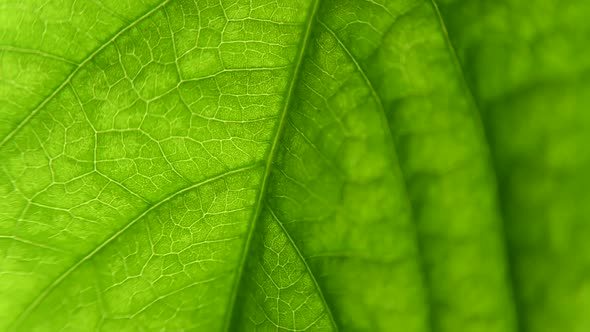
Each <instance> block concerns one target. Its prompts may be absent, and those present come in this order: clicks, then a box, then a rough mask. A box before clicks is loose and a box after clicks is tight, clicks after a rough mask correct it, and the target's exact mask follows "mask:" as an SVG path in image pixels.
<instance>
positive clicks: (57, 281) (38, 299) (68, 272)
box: [12, 164, 259, 330]
mask: <svg viewBox="0 0 590 332" xmlns="http://www.w3.org/2000/svg"><path fill="white" fill-rule="evenodd" d="M258 166H259V164H254V165H249V166H245V167H241V168H237V169H234V170H231V171H229V172H225V173H222V174H219V175H217V176H215V177H212V178H209V179H207V180H204V181H201V182H199V183H195V184H192V185H190V186H188V187H185V188H183V189H181V190H178V191H176V192H174V193H172V194H170V195H168V196H167V197H165V198H164V199H162V200H160V201H159V202H157V203H156V204H154V205H152V206H150V207H149V208H147V209H146V210H144V211H143V212H142V213H140V214H139V215H138V216H137V217H135V218H134V219H133V220H131V221H129V222H128V223H126V224H125V225H124V226H123V227H122V228H121V229H119V230H118V231H117V232H115V233H114V234H113V235H111V236H110V237H109V238H107V239H106V240H104V241H103V242H102V243H101V244H99V245H98V246H97V247H96V248H95V249H94V250H92V251H91V252H89V253H88V254H86V256H84V257H82V258H81V259H80V260H78V261H77V262H76V263H75V264H74V265H72V266H70V268H68V269H67V270H65V271H64V272H63V273H62V274H60V275H59V276H58V277H57V278H56V279H55V280H54V281H53V282H52V283H51V284H49V286H47V287H46V288H45V289H44V290H43V291H42V292H41V293H39V295H38V296H37V297H36V298H35V299H34V300H33V301H32V302H31V303H30V304H29V305H28V306H27V308H26V309H25V310H24V311H23V312H22V313H21V314H20V316H19V317H18V318H17V319H16V320H15V321H14V323H13V328H12V330H17V328H18V326H19V325H20V324H21V323H22V322H23V321H24V319H25V318H27V316H28V315H29V314H30V313H31V312H32V311H33V310H34V309H35V308H37V307H38V306H39V304H41V303H42V302H43V300H45V298H46V297H47V296H48V295H49V294H50V293H51V292H52V291H53V290H54V289H55V288H56V287H57V286H58V285H59V284H61V283H62V282H63V281H64V280H65V279H66V278H67V277H68V276H69V275H71V274H72V273H73V272H74V271H76V270H77V269H78V268H79V267H80V266H81V265H82V264H83V263H85V262H87V261H89V260H90V259H91V258H92V257H94V256H95V255H96V254H97V253H98V252H100V251H101V250H102V249H103V248H105V247H106V246H107V245H108V244H109V243H111V242H113V241H114V240H115V239H116V238H118V237H119V236H120V235H121V234H123V233H125V231H127V230H128V229H129V228H131V226H133V225H135V224H136V223H137V222H138V221H139V220H141V219H142V218H143V217H145V216H146V215H147V214H148V213H150V212H151V211H153V210H154V209H156V208H158V207H160V206H162V205H163V204H164V203H166V202H169V201H170V200H172V199H173V198H175V197H178V196H179V195H181V194H183V193H186V192H187V191H190V190H193V189H195V188H198V187H200V186H203V185H205V184H207V183H211V182H213V181H216V180H220V179H223V178H224V177H226V176H229V175H233V174H238V173H241V172H245V171H247V170H250V169H253V168H255V167H258Z"/></svg>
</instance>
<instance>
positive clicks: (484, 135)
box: [430, 0, 524, 330]
mask: <svg viewBox="0 0 590 332" xmlns="http://www.w3.org/2000/svg"><path fill="white" fill-rule="evenodd" d="M430 4H431V5H432V8H433V10H434V13H435V15H436V17H437V19H438V23H439V27H440V29H441V32H442V34H443V36H444V39H445V43H446V45H447V49H448V50H449V53H450V55H451V58H452V60H451V61H452V62H453V64H454V66H455V70H456V71H457V74H458V76H459V80H460V81H461V82H460V83H461V86H462V88H463V91H464V92H465V94H466V95H467V99H468V102H469V103H471V104H472V107H473V109H474V110H475V113H476V114H474V119H475V121H474V122H475V124H476V126H477V127H478V129H479V131H480V133H482V138H483V141H484V144H483V148H484V149H486V150H487V151H486V152H487V155H488V160H489V165H490V167H489V169H490V172H491V173H492V176H493V178H494V180H495V183H496V185H497V186H499V181H498V174H496V168H495V167H494V164H493V160H492V149H491V146H490V140H489V137H488V134H487V131H486V130H485V126H484V123H483V119H482V116H483V113H482V112H481V110H480V106H479V105H478V104H477V101H476V99H475V96H474V94H473V92H472V91H471V87H470V86H469V84H468V83H467V79H466V77H465V72H463V67H462V66H461V61H460V59H459V56H458V55H457V51H456V50H455V46H454V45H453V43H452V42H451V38H450V37H449V31H448V30H447V25H446V24H445V21H444V19H443V16H442V14H441V12H440V9H439V8H438V4H437V2H436V0H430ZM495 196H496V197H495V198H496V201H497V202H498V211H499V214H500V217H501V218H502V220H501V221H500V224H499V228H500V234H501V236H502V240H503V245H504V257H505V259H504V260H505V261H506V269H507V270H508V278H509V282H510V285H509V288H510V289H509V292H510V295H511V297H512V304H513V305H514V310H515V312H516V313H515V315H514V319H515V320H516V323H515V325H516V329H517V330H524V327H523V322H522V320H521V319H519V317H521V316H520V313H521V312H522V311H523V309H522V308H520V307H519V304H520V303H519V301H517V300H516V291H515V288H516V276H515V272H514V268H513V262H512V258H511V256H510V255H509V254H508V252H509V250H508V249H509V246H508V235H507V234H506V224H505V223H506V222H505V220H506V217H505V214H504V211H503V209H502V203H501V198H500V195H499V193H498V190H496V195H495Z"/></svg>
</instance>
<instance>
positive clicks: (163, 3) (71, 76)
mask: <svg viewBox="0 0 590 332" xmlns="http://www.w3.org/2000/svg"><path fill="white" fill-rule="evenodd" d="M170 1H171V0H164V1H163V2H162V3H160V4H159V5H157V6H156V7H154V8H152V9H151V10H150V11H148V12H147V13H145V14H143V15H142V16H140V17H139V18H138V19H136V20H135V21H133V22H131V23H130V24H129V25H127V26H126V27H124V28H123V29H121V30H120V31H119V32H117V33H116V34H115V35H114V36H112V37H111V39H109V40H107V41H106V42H105V43H104V44H102V45H101V46H100V47H99V48H97V49H96V50H94V52H92V53H90V55H88V56H87V57H86V58H85V59H84V60H83V61H82V62H80V64H79V65H77V66H76V68H75V69H74V70H72V72H71V73H70V74H69V75H68V77H66V79H65V80H64V81H63V82H62V83H61V84H60V85H59V86H58V87H57V88H56V89H55V90H53V92H52V93H51V94H50V95H49V96H47V97H46V98H45V99H44V100H43V101H42V102H41V103H40V104H39V105H37V107H35V109H33V110H32V111H31V112H30V113H29V114H28V115H27V116H26V117H25V118H24V119H23V120H22V121H21V122H20V123H19V124H18V125H17V126H16V127H15V128H14V129H12V130H11V131H10V132H9V133H8V134H7V135H6V136H5V137H4V138H3V139H2V141H0V149H1V148H2V147H3V146H4V144H6V143H7V142H8V141H10V139H12V137H14V135H16V133H18V132H19V131H20V130H21V129H22V128H23V127H24V126H25V125H26V124H27V123H29V121H31V119H32V118H33V117H34V116H35V115H36V114H38V113H39V111H41V109H43V107H45V105H47V103H49V101H51V100H52V99H53V98H54V97H55V96H57V94H58V93H59V92H60V91H61V90H63V89H64V88H65V87H66V86H67V85H68V83H69V82H70V81H71V80H72V78H73V77H74V76H75V75H76V74H77V73H78V71H79V70H80V69H81V68H83V67H84V66H85V65H86V64H87V63H89V62H90V61H92V59H94V57H96V56H97V55H98V54H99V53H100V52H101V51H102V50H104V49H105V48H106V47H107V46H109V45H111V44H112V43H113V42H114V41H115V40H116V39H117V38H119V37H120V36H121V35H122V34H123V33H125V32H127V31H128V30H130V29H131V28H133V27H134V26H136V25H137V24H139V23H141V22H142V21H143V20H145V19H146V18H148V17H150V16H151V15H152V14H153V13H155V12H156V11H158V9H160V8H162V7H163V6H165V5H166V4H167V3H168V2H170Z"/></svg>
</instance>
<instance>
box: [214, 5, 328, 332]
mask: <svg viewBox="0 0 590 332" xmlns="http://www.w3.org/2000/svg"><path fill="white" fill-rule="evenodd" d="M319 3H320V0H314V2H313V4H312V5H311V6H310V7H311V8H310V13H309V15H308V19H307V24H306V27H305V32H304V35H303V38H302V40H301V41H300V43H299V45H300V46H299V52H298V54H297V57H296V63H295V68H294V69H293V74H292V79H291V82H290V83H289V87H288V89H287V96H286V97H285V102H284V104H283V109H282V111H281V116H280V119H279V124H278V128H277V130H276V133H275V136H274V139H273V142H272V145H271V148H270V152H269V155H268V158H267V160H266V167H265V170H264V175H263V178H262V184H261V186H260V187H261V189H260V192H259V194H258V199H257V205H256V209H255V212H254V216H253V218H252V221H251V222H250V226H249V229H248V234H247V237H246V241H244V247H243V249H242V254H241V258H240V263H239V266H238V273H237V275H236V278H235V281H234V284H233V287H232V291H231V295H230V300H229V306H230V307H229V308H228V310H227V313H226V317H225V322H224V323H225V326H224V330H225V331H230V330H231V327H232V320H233V318H234V316H235V312H234V310H235V307H236V301H237V295H238V292H239V289H240V285H241V283H242V279H243V274H244V269H245V265H246V259H247V258H248V256H249V252H250V247H251V245H250V243H251V241H252V235H253V234H254V231H255V230H256V225H257V221H258V219H260V214H261V212H262V208H263V206H264V197H265V195H266V191H267V189H268V180H269V178H270V174H271V168H272V165H273V163H274V160H275V158H276V155H277V152H278V149H279V142H280V140H281V138H282V136H283V131H284V128H285V124H286V123H287V121H286V119H287V113H288V109H289V107H290V106H291V100H292V98H293V95H294V91H295V87H296V86H297V82H298V81H299V76H300V74H301V65H302V64H303V58H304V56H305V52H306V50H307V47H308V44H309V40H310V36H311V31H312V27H313V23H314V22H315V19H316V15H317V12H318V8H319Z"/></svg>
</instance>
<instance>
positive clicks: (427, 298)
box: [318, 20, 434, 331]
mask: <svg viewBox="0 0 590 332" xmlns="http://www.w3.org/2000/svg"><path fill="white" fill-rule="evenodd" d="M318 21H319V20H318ZM319 23H320V24H321V25H322V27H324V28H325V29H326V31H328V33H329V34H330V35H332V37H333V38H334V39H335V40H336V42H337V43H338V45H339V46H340V47H341V48H342V50H343V51H344V53H346V55H347V56H348V57H349V58H350V60H351V61H352V62H353V63H354V65H355V67H356V69H357V71H358V72H359V73H360V75H361V76H362V78H363V80H364V81H365V83H366V85H367V86H368V87H369V90H371V95H372V96H373V99H374V100H375V102H376V103H377V107H378V108H379V113H380V117H381V120H382V122H383V123H384V126H385V127H386V135H387V136H388V137H387V141H389V142H390V143H389V144H391V145H392V147H391V149H392V151H393V153H394V155H395V161H396V163H397V164H398V165H399V159H398V157H397V156H398V153H397V148H396V146H395V140H394V138H393V130H392V129H391V126H390V125H389V120H388V119H387V113H386V112H385V107H384V105H383V101H382V100H381V97H380V96H379V94H378V93H377V90H375V88H374V87H373V84H372V83H371V80H370V79H369V77H368V76H367V74H366V73H365V70H364V69H363V67H362V66H361V65H360V63H359V62H358V61H357V60H356V57H355V56H354V55H353V54H352V52H350V50H349V49H348V47H347V46H346V45H345V44H344V43H343V42H342V40H340V38H339V37H338V35H337V34H336V33H335V32H334V30H332V29H331V28H330V27H329V26H328V25H326V24H325V23H323V22H321V21H319ZM399 170H400V174H401V178H402V184H403V186H404V188H403V189H404V193H405V195H404V197H405V199H406V200H407V204H408V206H409V207H410V213H411V215H412V220H413V221H414V222H413V225H414V234H415V239H416V241H415V242H416V244H417V248H416V250H417V255H418V260H419V268H420V274H421V275H422V276H423V277H424V280H423V285H424V287H425V302H426V305H427V306H428V309H429V310H428V330H429V331H434V322H433V318H434V317H433V314H432V311H433V310H432V303H433V301H432V294H431V292H432V291H431V289H430V286H429V284H428V280H427V274H426V266H425V265H426V261H425V259H424V254H423V248H422V245H421V241H420V237H419V234H418V225H417V223H416V219H415V218H414V216H415V215H416V212H415V208H414V205H413V203H412V200H411V199H410V198H409V196H408V192H409V190H408V184H407V180H406V176H405V174H404V171H403V169H402V168H401V165H399Z"/></svg>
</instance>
